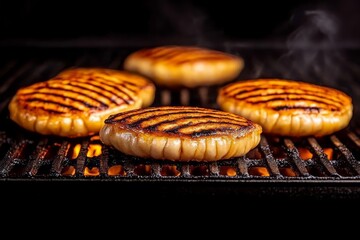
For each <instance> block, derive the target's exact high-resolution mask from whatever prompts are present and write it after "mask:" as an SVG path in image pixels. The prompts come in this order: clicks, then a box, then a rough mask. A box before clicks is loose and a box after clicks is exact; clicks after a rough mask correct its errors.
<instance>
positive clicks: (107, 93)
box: [69, 82, 126, 104]
mask: <svg viewBox="0 0 360 240" xmlns="http://www.w3.org/2000/svg"><path fill="white" fill-rule="evenodd" d="M69 85H71V86H77V87H81V88H83V89H86V90H88V91H91V92H92V93H96V94H98V96H99V97H101V98H105V99H107V100H109V101H110V102H112V103H115V104H121V103H123V102H126V101H125V100H124V99H123V98H121V97H119V96H118V95H117V94H115V92H114V91H111V89H106V88H104V87H101V86H97V85H94V84H88V83H86V84H85V83H82V82H70V83H69ZM86 85H88V86H86ZM89 85H90V86H92V88H91V87H89ZM114 96H116V99H114ZM117 99H120V101H116V100H117Z"/></svg>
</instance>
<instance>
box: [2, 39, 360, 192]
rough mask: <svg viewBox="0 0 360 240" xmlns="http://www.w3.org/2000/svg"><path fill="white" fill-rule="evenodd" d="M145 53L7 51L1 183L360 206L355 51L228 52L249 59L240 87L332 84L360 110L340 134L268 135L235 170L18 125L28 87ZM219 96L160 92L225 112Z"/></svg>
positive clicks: (167, 98)
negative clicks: (90, 185)
mask: <svg viewBox="0 0 360 240" xmlns="http://www.w3.org/2000/svg"><path fill="white" fill-rule="evenodd" d="M136 49H137V48H134V49H132V48H111V49H110V48H109V49H104V48H101V49H65V50H64V49H50V50H49V49H41V48H39V49H36V51H35V50H29V49H26V48H24V49H18V48H17V49H16V50H13V49H11V50H7V51H5V54H4V55H3V57H2V58H1V59H0V62H1V65H0V66H1V68H0V79H1V85H0V111H1V115H0V116H1V119H0V182H2V183H5V182H50V181H51V182H54V181H55V182H72V183H74V182H83V181H86V182H113V183H116V184H119V185H125V186H128V185H131V186H133V185H136V186H138V187H141V186H147V185H149V184H150V185H151V186H152V188H153V190H154V189H157V190H158V191H159V192H162V191H164V190H166V191H168V193H169V189H172V190H171V191H172V192H173V193H175V192H176V194H178V193H191V194H216V193H218V194H238V195H244V194H246V195H254V196H255V195H256V196H261V195H274V194H277V195H282V194H283V195H287V196H296V195H311V194H316V195H317V196H330V195H331V196H337V197H339V198H357V197H359V196H360V162H359V155H360V151H359V150H360V139H359V135H360V128H358V122H357V116H358V109H357V106H358V105H359V104H360V100H359V99H358V98H359V96H356V93H357V92H360V91H359V83H358V82H357V78H359V77H360V71H359V70H358V64H357V59H356V51H355V50H353V49H351V51H349V49H341V51H340V50H339V51H337V50H336V51H335V50H334V49H322V50H316V51H317V53H316V56H314V55H313V53H314V51H315V50H314V49H297V50H295V51H291V52H289V51H285V50H284V49H281V48H279V49H269V48H249V47H234V46H233V47H225V48H222V49H221V48H220V50H225V51H229V52H232V53H234V54H239V55H241V56H242V57H244V58H245V63H246V67H245V70H244V72H243V73H242V74H241V76H240V79H250V78H257V77H279V78H288V79H297V80H302V81H308V82H314V83H317V84H323V85H327V86H330V87H335V88H337V89H340V90H343V91H345V92H347V93H348V94H350V95H351V96H352V97H353V100H354V105H355V115H354V117H353V119H352V122H351V124H350V126H349V127H348V128H347V129H345V130H343V131H341V132H338V133H336V134H333V135H331V136H327V137H323V138H314V137H309V138H300V139H299V138H286V137H285V138H282V137H280V138H279V137H273V136H267V135H263V136H262V139H261V142H260V144H259V146H258V147H257V148H255V149H254V150H252V151H251V152H250V153H249V154H247V155H246V156H245V157H241V158H236V159H231V160H227V161H220V162H217V163H210V164H207V163H197V162H190V163H187V164H182V163H181V164H180V163H174V162H171V161H161V162H159V161H154V160H151V159H139V158H134V157H130V156H125V155H123V154H121V153H120V152H118V151H116V150H114V149H111V148H109V147H107V146H103V145H102V144H101V142H100V141H99V138H98V137H97V136H94V137H92V138H81V139H64V138H57V137H46V136H40V135H37V134H33V133H30V132H27V131H25V130H23V129H21V128H20V127H18V126H17V125H15V124H14V123H13V122H12V121H11V120H9V118H8V110H7V105H8V103H9V100H10V98H11V97H12V96H13V95H14V94H15V92H16V90H17V89H18V88H19V87H22V86H27V85H29V84H32V83H34V82H38V81H44V80H47V79H48V78H50V77H52V76H54V75H55V74H57V73H58V72H59V71H61V70H63V69H65V68H67V67H73V66H82V67H109V68H121V65H122V61H123V60H124V58H125V57H126V56H127V55H128V54H129V53H130V52H132V51H134V50H136ZM349 52H350V54H349ZM309 56H310V57H311V58H309ZM354 56H355V57H354ZM310 60H311V62H309V61H310ZM216 94H217V87H212V88H198V89H192V90H188V89H182V90H180V91H170V90H167V89H160V88H158V89H157V92H156V99H155V102H154V104H153V105H154V106H160V105H192V106H202V107H213V108H218V106H217V105H216V102H215V99H216ZM329 151H332V154H331V155H332V156H331V157H330V159H329V157H328V155H327V154H329ZM303 153H306V154H307V156H308V157H304V154H303ZM304 158H305V159H304Z"/></svg>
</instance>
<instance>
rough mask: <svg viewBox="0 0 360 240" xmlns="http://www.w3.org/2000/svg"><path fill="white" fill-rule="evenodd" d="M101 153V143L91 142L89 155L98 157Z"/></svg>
mask: <svg viewBox="0 0 360 240" xmlns="http://www.w3.org/2000/svg"><path fill="white" fill-rule="evenodd" d="M100 154H101V145H100V144H90V145H89V147H88V152H87V154H86V156H87V157H97V156H99V155H100Z"/></svg>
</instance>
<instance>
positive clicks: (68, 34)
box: [0, 0, 360, 40]
mask: <svg viewBox="0 0 360 240" xmlns="http://www.w3.org/2000/svg"><path fill="white" fill-rule="evenodd" d="M359 6H360V4H359V1H357V0H342V1H341V0H339V1H334V0H327V1H325V0H323V1H321V0H313V1H310V0H307V1H306V0H303V1H300V0H292V1H283V0H273V1H256V0H253V1H236V0H222V1H215V0H214V1H205V0H196V1H195V0H193V1H191V0H183V1H169V0H153V1H145V0H129V1H120V0H118V1H116V0H101V1H96V0H95V1H68V0H62V1H42V0H33V1H30V0H1V1H0V37H1V39H2V40H4V39H29V38H31V39H50V40H51V39H64V38H66V39H68V38H79V37H86V38H99V37H100V38H109V37H124V36H125V37H135V38H144V37H145V38H168V37H178V38H193V39H195V38H207V39H224V38H225V39H236V40H263V39H269V38H285V37H287V35H288V34H289V33H290V32H291V31H293V30H294V29H296V28H298V27H299V26H300V25H301V24H302V22H304V12H305V11H312V10H321V11H323V10H324V11H327V12H330V13H331V14H332V16H335V17H336V21H337V29H338V31H337V35H339V36H340V37H341V39H351V40H354V39H355V40H357V39H358V38H359V32H360V31H358V30H357V29H359V27H360V24H359V22H360V21H359V17H358V12H359V10H360V8H359Z"/></svg>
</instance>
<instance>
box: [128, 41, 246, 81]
mask: <svg viewBox="0 0 360 240" xmlns="http://www.w3.org/2000/svg"><path fill="white" fill-rule="evenodd" d="M243 67H244V61H243V59H242V58H241V57H238V56H234V55H231V54H227V53H224V52H219V51H214V50H209V49H204V48H198V47H185V46H163V47H156V48H150V49H142V50H139V51H137V52H134V53H132V54H130V55H129V56H128V57H127V58H126V59H125V62H124V68H125V69H126V70H129V71H133V72H136V73H140V74H142V75H144V76H147V77H149V78H151V79H152V80H153V81H154V82H155V83H156V84H158V85H160V86H166V87H170V88H176V87H188V88H193V87H200V86H210V85H218V84H222V83H225V82H228V81H231V80H233V79H235V78H236V77H237V76H238V75H239V73H240V72H241V70H242V69H243Z"/></svg>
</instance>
